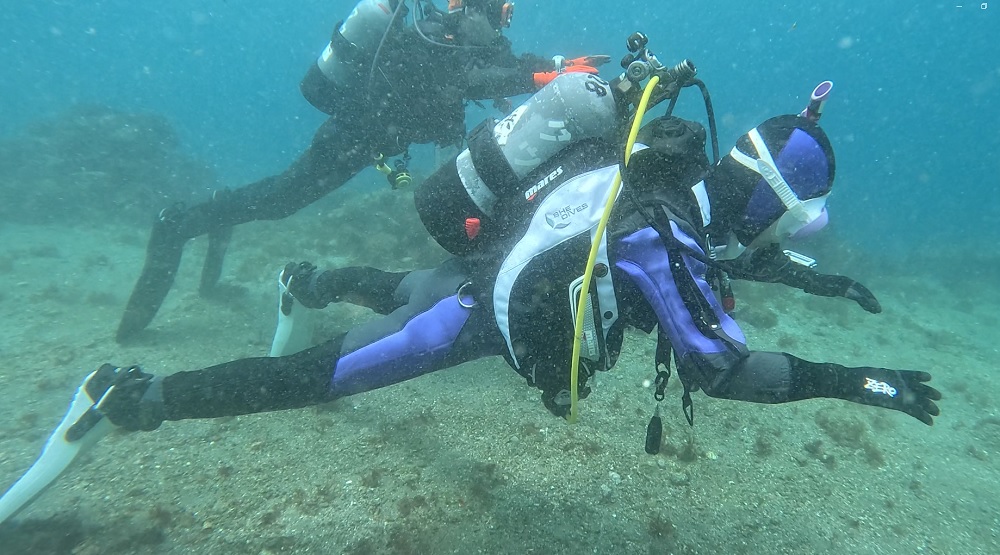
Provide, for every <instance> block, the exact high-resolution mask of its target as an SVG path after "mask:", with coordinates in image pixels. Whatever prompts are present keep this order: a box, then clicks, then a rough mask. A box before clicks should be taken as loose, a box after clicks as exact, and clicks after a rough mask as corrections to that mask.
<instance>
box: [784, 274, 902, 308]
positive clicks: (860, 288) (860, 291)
mask: <svg viewBox="0 0 1000 555" xmlns="http://www.w3.org/2000/svg"><path fill="white" fill-rule="evenodd" d="M799 273H804V272H802V271H800V272H799ZM802 290H803V291H805V292H806V293H809V294H811V295H821V296H824V297H844V298H845V299H850V300H852V301H854V302H856V303H858V305H860V306H861V308H863V309H865V310H867V311H868V312H871V313H872V314H878V313H879V312H882V305H880V304H879V302H878V299H876V298H875V295H873V294H872V292H871V291H869V290H868V288H867V287H865V286H864V285H861V284H860V283H858V282H856V281H854V280H853V279H851V278H849V277H847V276H835V275H826V274H817V273H811V274H810V275H809V278H808V282H807V284H806V286H805V287H803V288H802Z"/></svg>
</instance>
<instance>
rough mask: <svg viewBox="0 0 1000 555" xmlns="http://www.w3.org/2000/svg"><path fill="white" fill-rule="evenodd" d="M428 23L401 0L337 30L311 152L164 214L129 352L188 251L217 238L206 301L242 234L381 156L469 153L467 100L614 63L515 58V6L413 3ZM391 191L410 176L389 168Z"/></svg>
mask: <svg viewBox="0 0 1000 555" xmlns="http://www.w3.org/2000/svg"><path fill="white" fill-rule="evenodd" d="M414 4H415V5H416V9H417V12H418V15H419V17H414V19H415V20H416V22H415V23H413V24H408V23H407V20H406V16H407V14H408V12H409V8H408V6H407V4H406V2H400V1H398V0H361V1H360V2H359V3H358V4H357V6H356V7H355V9H354V11H353V12H352V13H351V15H350V16H349V17H348V18H347V19H346V20H345V21H343V22H341V23H338V25H337V28H336V30H335V32H334V33H333V38H332V40H331V41H330V43H329V45H328V46H327V48H326V50H324V52H323V54H322V55H321V56H320V58H319V59H318V60H317V61H316V63H315V64H314V65H313V66H312V67H311V68H310V70H309V72H308V73H307V75H306V76H305V78H304V79H303V80H302V83H301V89H302V93H303V95H304V96H305V98H306V99H307V100H309V102H310V103H312V104H313V105H314V106H316V107H317V108H318V109H320V110H322V111H323V112H325V113H327V114H329V116H330V118H329V119H328V120H327V121H326V122H325V123H324V124H323V125H322V126H321V127H320V129H319V130H318V131H317V133H316V135H315V137H314V138H313V141H312V144H311V145H310V146H309V148H308V149H307V150H306V151H305V152H304V153H303V154H302V155H301V156H300V157H299V159H298V160H296V161H295V162H294V163H293V164H292V165H291V166H290V167H289V168H288V169H287V170H285V171H284V172H283V173H281V174H279V175H276V176H272V177H267V178H265V179H262V180H260V181H257V182H255V183H251V184H249V185H247V186H244V187H240V188H238V189H233V190H220V191H217V192H216V193H215V194H214V195H213V198H212V200H211V201H209V202H206V203H203V204H199V205H196V206H191V207H186V208H185V207H182V206H174V207H170V208H166V209H164V210H162V211H161V212H160V213H159V215H158V217H157V219H156V221H155V223H154V225H153V230H152V233H151V234H150V238H149V244H148V247H147V251H146V260H145V264H144V267H143V269H142V273H141V275H140V276H139V279H138V281H137V283H136V285H135V288H134V289H133V291H132V294H131V296H130V298H129V301H128V305H127V306H126V309H125V312H124V314H123V316H122V320H121V322H120V324H119V326H118V330H117V334H116V338H117V340H118V341H124V340H127V339H128V338H130V337H132V336H134V335H135V334H136V333H137V332H139V331H141V330H143V329H144V328H145V327H146V326H147V325H148V324H149V323H150V322H151V321H152V319H153V317H154V316H155V315H156V312H157V310H158V309H159V307H160V305H161V304H162V302H163V300H164V298H165V297H166V295H167V293H168V292H169V290H170V287H171V286H172V284H173V281H174V276H175V274H176V272H177V268H178V266H179V264H180V258H181V253H182V250H183V247H184V244H185V243H186V242H187V241H188V240H189V239H191V238H193V237H197V236H200V235H205V234H208V235H209V249H208V255H207V257H206V260H205V265H204V267H203V270H202V276H201V288H200V289H201V292H202V293H207V292H209V291H210V290H211V289H212V287H214V286H215V284H216V282H217V281H218V278H219V276H220V274H221V271H222V260H223V256H224V254H225V251H226V248H227V246H228V243H229V239H230V236H231V233H232V227H233V226H235V225H238V224H242V223H246V222H250V221H254V220H276V219H281V218H284V217H286V216H289V215H291V214H293V213H295V212H296V211H298V210H300V209H301V208H303V207H305V206H307V205H309V204H310V203H312V202H315V201H316V200H318V199H319V198H321V197H323V196H324V195H326V194H328V193H329V192H330V191H333V190H334V189H336V188H338V187H340V186H341V185H343V184H344V183H345V182H346V181H347V180H348V179H350V178H351V177H352V176H354V175H355V174H356V173H358V172H359V171H360V170H361V169H363V168H364V167H366V166H369V165H372V164H373V157H375V158H377V159H378V160H383V159H384V158H385V157H391V156H395V155H399V154H404V158H405V153H406V150H407V147H408V146H409V145H410V144H414V143H417V144H423V143H437V144H440V145H459V144H461V142H462V140H463V137H464V135H465V104H466V102H467V101H469V100H477V99H495V100H499V99H503V98H505V97H509V96H515V95H520V94H525V93H530V92H532V91H534V90H536V89H538V88H540V87H542V86H543V85H545V84H546V83H548V82H549V81H551V80H552V79H553V78H555V76H556V75H559V74H560V73H566V72H585V73H597V69H596V68H595V67H594V66H596V65H600V64H601V63H604V62H605V61H607V60H606V57H601V56H597V57H583V58H577V59H573V60H565V59H563V58H561V57H558V56H557V57H556V58H553V59H551V60H550V59H543V58H540V57H537V56H534V55H531V54H525V55H522V56H520V57H516V56H515V55H514V54H513V53H512V52H511V45H510V42H509V41H508V40H507V39H506V38H505V37H503V36H502V35H501V34H500V32H501V29H502V28H504V27H506V26H509V24H510V18H511V16H512V14H513V4H511V3H507V2H504V1H502V0H466V1H464V2H463V1H461V0H451V1H450V2H449V5H448V9H447V11H440V10H438V9H436V8H435V7H434V5H433V4H432V3H431V2H430V1H428V0H416V1H415V2H414ZM380 169H384V171H385V172H386V173H387V174H388V177H389V179H390V183H392V184H393V186H396V185H397V184H402V183H404V182H405V179H406V174H405V171H399V170H398V169H397V170H392V169H391V168H389V167H388V166H387V165H385V164H384V163H383V164H381V167H380Z"/></svg>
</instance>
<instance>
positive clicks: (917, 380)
mask: <svg viewBox="0 0 1000 555" xmlns="http://www.w3.org/2000/svg"><path fill="white" fill-rule="evenodd" d="M930 380H931V375H930V374H928V373H927V372H916V371H913V370H890V369H888V368H871V367H861V368H847V369H845V370H844V371H843V373H842V374H841V376H840V379H839V380H838V389H839V390H840V391H839V392H838V393H839V394H838V395H837V397H839V398H841V399H845V400H848V401H853V402H855V403H861V404H862V405H871V406H874V407H883V408H887V409H893V410H898V411H900V412H905V413H906V414H909V415H910V416H912V417H914V418H916V419H917V420H919V421H921V422H923V423H924V424H927V425H928V426H931V425H933V424H934V418H933V417H935V416H938V415H939V414H941V410H940V409H938V406H937V404H936V403H935V402H934V401H938V400H940V399H941V392H940V391H938V390H936V389H934V388H933V387H931V386H929V385H927V383H926V382H929V381H930Z"/></svg>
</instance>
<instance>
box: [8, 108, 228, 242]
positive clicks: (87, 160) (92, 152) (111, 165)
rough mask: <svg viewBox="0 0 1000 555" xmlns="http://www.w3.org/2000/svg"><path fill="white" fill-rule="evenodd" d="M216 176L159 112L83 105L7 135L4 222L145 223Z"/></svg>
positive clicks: (198, 192) (190, 196)
mask: <svg viewBox="0 0 1000 555" xmlns="http://www.w3.org/2000/svg"><path fill="white" fill-rule="evenodd" d="M214 181H215V179H214V176H213V174H212V172H211V170H210V169H209V168H208V167H207V166H206V165H205V164H204V163H200V162H198V161H196V160H195V159H194V158H193V157H191V156H190V155H189V154H187V153H185V152H184V151H183V149H182V147H181V144H180V141H179V139H178V137H177V133H176V132H175V131H174V129H173V127H172V126H171V125H170V124H169V122H168V121H167V120H166V119H165V118H163V117H161V116H158V115H153V114H135V113H128V112H123V111H119V110H115V109H112V108H108V107H105V106H99V105H79V106H74V107H72V108H70V109H69V110H67V111H66V112H64V113H62V114H60V115H57V116H54V117H51V118H49V119H45V120H41V121H37V122H35V123H33V124H30V125H28V126H26V127H25V128H24V129H23V130H22V131H21V133H19V134H18V135H16V136H14V137H9V138H5V139H3V140H0V197H2V198H4V199H5V202H4V203H3V204H2V205H0V220H3V221H15V222H22V223H50V222H58V221H66V220H70V221H72V222H74V223H78V222H81V221H83V222H94V223H97V222H102V221H124V223H138V224H141V225H142V226H143V227H145V226H147V225H148V224H149V222H150V221H151V220H152V218H153V216H154V214H155V213H156V211H158V210H159V209H161V208H163V207H164V206H167V205H168V204H171V203H173V202H177V201H179V200H181V201H188V200H189V199H191V200H194V199H197V198H201V197H204V196H205V194H206V191H207V190H208V189H210V188H212V185H213V183H214ZM196 195H197V196H196Z"/></svg>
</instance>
